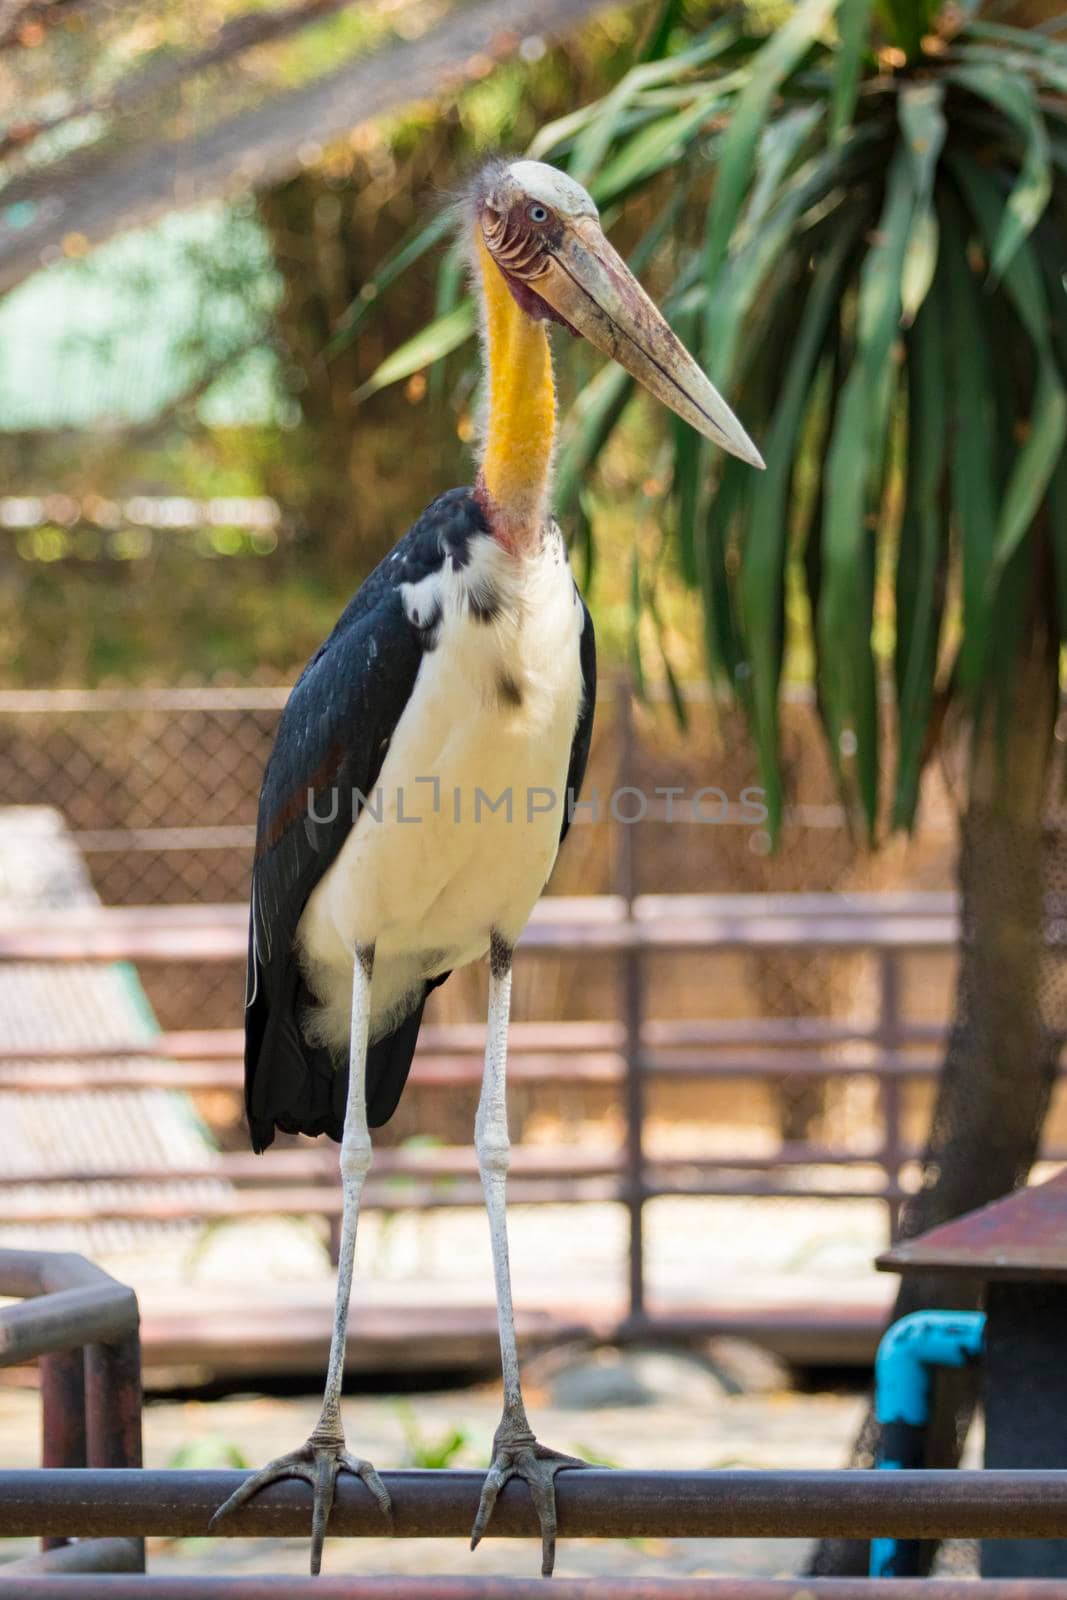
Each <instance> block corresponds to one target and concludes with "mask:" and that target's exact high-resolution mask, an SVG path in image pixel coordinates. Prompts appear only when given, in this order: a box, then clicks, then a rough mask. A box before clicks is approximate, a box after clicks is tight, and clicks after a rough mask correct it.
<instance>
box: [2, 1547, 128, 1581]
mask: <svg viewBox="0 0 1067 1600" xmlns="http://www.w3.org/2000/svg"><path fill="white" fill-rule="evenodd" d="M143 1568H144V1551H143V1549H142V1547H141V1541H140V1540H139V1539H76V1540H71V1541H68V1542H66V1543H64V1544H57V1545H56V1546H55V1548H54V1549H50V1550H40V1551H38V1552H37V1553H36V1554H35V1555H32V1556H23V1557H22V1558H21V1560H19V1561H9V1562H8V1563H7V1564H6V1565H4V1566H0V1591H2V1589H3V1586H4V1585H5V1584H6V1583H11V1582H13V1581H17V1580H20V1579H22V1578H31V1577H32V1578H37V1577H38V1576H39V1575H41V1576H45V1575H48V1574H50V1573H51V1574H55V1575H57V1576H59V1575H61V1574H63V1573H86V1572H92V1573H96V1574H103V1573H108V1574H111V1573H117V1572H142V1571H143ZM20 1590H21V1592H22V1593H23V1594H26V1590H25V1589H24V1588H22V1585H21V1583H20ZM62 1592H63V1593H64V1594H67V1595H75V1594H81V1595H84V1594H85V1589H84V1587H83V1586H81V1585H78V1586H76V1587H75V1586H70V1587H68V1586H67V1585H66V1584H64V1585H63V1591H62ZM101 1592H102V1591H101V1590H99V1589H97V1588H96V1586H95V1585H94V1588H93V1593H94V1595H96V1594H100V1593H101ZM103 1592H104V1593H114V1591H113V1590H110V1589H105V1590H104V1591H103ZM127 1592H129V1591H127ZM134 1592H136V1591H134ZM32 1593H33V1594H34V1595H40V1593H41V1591H40V1589H39V1588H38V1586H37V1584H36V1583H35V1584H34V1586H33V1590H32Z"/></svg>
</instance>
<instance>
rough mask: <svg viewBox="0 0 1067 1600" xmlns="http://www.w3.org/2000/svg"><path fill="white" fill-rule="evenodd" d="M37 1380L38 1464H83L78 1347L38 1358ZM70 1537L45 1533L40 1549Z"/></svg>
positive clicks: (82, 1370) (82, 1382) (82, 1360)
mask: <svg viewBox="0 0 1067 1600" xmlns="http://www.w3.org/2000/svg"><path fill="white" fill-rule="evenodd" d="M39 1371H40V1384H41V1465H42V1466H43V1467H85V1466H88V1464H89V1458H88V1454H87V1451H86V1438H85V1357H84V1353H83V1352H82V1351H81V1350H57V1351H55V1352H54V1353H53V1354H52V1355H47V1356H42V1357H41V1358H40V1362H39ZM69 1542H70V1541H69V1540H67V1539H63V1538H53V1537H51V1536H50V1535H48V1534H45V1536H44V1537H43V1538H42V1540H41V1549H42V1550H55V1549H57V1548H59V1547H60V1546H62V1545H65V1544H68V1543H69Z"/></svg>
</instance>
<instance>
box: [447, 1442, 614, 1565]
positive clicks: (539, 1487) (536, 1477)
mask: <svg viewBox="0 0 1067 1600" xmlns="http://www.w3.org/2000/svg"><path fill="white" fill-rule="evenodd" d="M588 1465H589V1463H588V1461H582V1460H581V1459H580V1457H578V1456H565V1455H562V1454H561V1453H560V1451H558V1450H550V1449H549V1448H548V1446H547V1445H543V1444H541V1443H539V1441H538V1440H537V1439H535V1438H534V1437H533V1435H532V1434H529V1433H528V1434H525V1435H523V1436H521V1437H519V1438H512V1439H508V1438H507V1437H502V1436H501V1434H500V1433H498V1434H497V1436H496V1438H495V1439H494V1440H493V1461H492V1465H491V1466H490V1468H489V1471H488V1472H487V1473H486V1475H485V1483H484V1484H483V1485H482V1498H481V1500H480V1501H479V1504H478V1515H477V1516H476V1517H475V1519H474V1527H473V1528H472V1529H471V1549H472V1550H474V1549H476V1548H477V1545H478V1542H479V1540H480V1539H481V1537H482V1534H483V1533H484V1532H485V1530H486V1528H487V1527H488V1525H489V1519H490V1517H491V1516H492V1515H493V1507H494V1506H495V1505H496V1502H497V1496H498V1495H499V1493H500V1491H501V1489H502V1488H503V1487H504V1485H505V1484H506V1483H507V1481H508V1479H509V1478H516V1477H517V1478H522V1480H523V1481H524V1482H525V1483H527V1484H528V1485H529V1488H530V1499H531V1500H532V1501H533V1505H534V1510H535V1511H536V1512H537V1520H538V1522H539V1523H540V1525H541V1576H542V1577H543V1578H550V1577H551V1576H552V1569H553V1567H554V1566H555V1564H556V1473H557V1472H562V1471H564V1470H565V1469H566V1468H568V1467H587V1466H588Z"/></svg>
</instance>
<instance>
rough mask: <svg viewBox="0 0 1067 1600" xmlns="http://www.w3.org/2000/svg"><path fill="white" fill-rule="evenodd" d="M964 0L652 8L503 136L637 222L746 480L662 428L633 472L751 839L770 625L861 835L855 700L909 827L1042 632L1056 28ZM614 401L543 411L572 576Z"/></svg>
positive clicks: (1054, 264)
mask: <svg viewBox="0 0 1067 1600" xmlns="http://www.w3.org/2000/svg"><path fill="white" fill-rule="evenodd" d="M979 9H980V8H978V7H977V6H976V5H974V4H967V5H952V6H947V7H939V6H936V5H934V4H931V3H929V0H880V4H878V5H877V6H875V5H873V4H872V0H803V3H802V4H799V5H796V6H791V7H787V8H785V9H784V10H783V9H782V8H777V9H776V8H774V7H773V6H772V7H761V8H758V11H756V10H755V9H754V8H748V9H738V10H735V11H733V12H731V13H729V14H728V15H726V16H725V17H722V18H720V19H717V20H715V21H713V22H712V23H711V25H710V26H707V27H696V28H694V27H692V26H687V25H686V24H685V21H684V13H683V8H681V7H679V6H677V5H676V4H674V0H667V3H666V4H665V5H664V6H663V8H662V11H661V14H660V23H659V26H658V27H657V28H656V29H655V30H654V31H653V33H652V36H651V38H652V45H651V49H650V50H649V51H646V54H645V59H643V60H641V61H639V62H638V63H636V64H635V65H634V66H633V67H632V68H631V70H630V71H629V72H628V73H627V74H626V75H625V76H624V77H623V78H622V79H621V80H620V81H619V82H618V84H616V86H615V87H614V88H613V89H612V90H611V91H610V92H609V93H608V94H607V95H606V96H604V97H603V98H601V99H600V100H599V101H596V102H590V103H587V104H585V105H583V106H581V107H580V108H579V109H578V110H576V111H573V112H571V113H569V114H567V115H565V116H564V117H562V118H560V119H559V120H558V121H557V122H556V123H555V124H550V125H549V126H547V127H545V128H543V129H542V130H541V131H540V133H539V134H538V136H537V137H536V139H535V140H534V141H533V142H532V146H531V150H530V153H531V154H534V155H537V156H539V157H543V158H545V159H548V160H550V161H552V162H554V163H556V164H558V165H560V166H562V167H564V168H566V169H567V170H568V171H570V172H571V173H573V175H574V176H576V177H578V178H579V179H581V180H582V181H583V182H585V183H586V184H587V185H588V186H589V188H590V190H591V192H592V193H593V195H594V197H595V198H596V199H597V201H598V202H599V204H600V206H601V209H602V212H603V215H604V220H605V224H606V225H607V226H608V227H609V228H610V227H611V226H612V225H613V224H614V223H616V221H618V222H620V223H623V222H624V221H625V219H627V218H629V217H630V216H632V215H634V214H640V215H641V216H642V219H643V227H642V230H641V244H640V246H639V247H638V248H637V249H636V250H635V251H634V253H633V256H632V260H633V264H634V266H635V268H636V269H637V270H642V269H644V268H645V267H646V266H647V267H649V268H650V270H651V273H652V275H653V276H654V277H655V276H657V274H658V276H659V281H660V283H661V285H662V289H661V299H662V301H663V303H664V304H665V306H666V309H667V311H668V314H669V315H670V316H671V318H672V320H673V322H674V324H675V327H676V328H677V330H678V331H679V333H680V334H681V335H682V337H683V338H684V339H685V340H686V342H687V343H688V344H689V345H690V347H691V348H693V349H694V351H695V353H696V354H697V355H698V357H699V358H700V359H701V360H702V361H703V363H704V365H705V366H706V368H707V370H708V371H709V372H710V374H711V376H712V378H713V380H714V381H715V382H716V383H717V384H718V385H719V387H721V388H723V389H724V390H725V391H726V393H727V394H728V395H729V396H730V398H731V400H732V402H733V403H734V405H735V409H736V410H737V411H738V414H739V415H740V416H741V418H742V419H743V421H744V424H745V426H746V428H747V429H748V431H749V432H750V433H751V434H752V436H753V437H754V438H755V439H756V440H757V441H758V442H759V443H760V444H761V446H762V448H763V451H764V454H765V456H766V459H767V471H766V473H765V474H763V475H756V474H753V473H752V472H751V471H750V469H748V468H746V467H745V466H744V465H743V464H742V463H739V462H737V461H734V460H732V459H728V460H722V459H716V457H715V454H714V452H713V451H712V450H711V449H710V447H709V446H708V445H707V444H706V443H704V442H702V441H700V440H698V439H697V438H696V436H695V435H694V434H693V433H692V432H691V430H689V429H687V428H686V427H685V426H684V425H682V424H680V423H675V424H672V425H671V428H670V434H669V444H668V446H667V447H666V457H667V459H665V460H662V459H661V460H660V461H659V463H658V465H657V472H656V477H657V478H659V477H660V476H661V470H660V469H661V468H662V475H663V476H664V477H665V478H666V480H667V482H668V483H669V504H670V517H671V522H670V534H671V540H672V554H673V559H674V562H675V563H676V566H677V569H678V571H679V572H680V573H681V575H682V577H683V579H684V580H685V582H686V583H687V584H688V585H689V586H690V587H691V588H692V589H693V590H694V591H695V592H697V593H698V594H699V595H700V598H701V602H702V610H703V620H704V631H705V638H706V646H707V659H708V665H709V669H710V670H711V672H712V673H713V674H714V675H715V676H716V677H717V678H718V679H719V680H720V681H722V682H725V683H727V684H728V685H729V686H730V687H731V689H732V690H733V691H734V692H735V693H736V694H737V695H738V697H739V698H740V699H741V701H742V702H743V704H744V705H745V707H746V709H747V711H748V714H749V720H750V724H751V727H752V729H753V732H754V735H755V738H756V742H757V745H758V748H759V752H760V758H761V770H762V781H763V783H764V786H765V788H766V790H767V794H768V803H769V806H770V811H771V818H772V823H773V825H774V827H775V829H777V827H778V825H779V823H780V820H781V816H782V810H783V804H784V795H783V788H782V780H781V772H780V765H779V751H778V734H779V730H778V695H779V686H780V682H781V678H782V673H783V664H784V662H785V659H786V652H787V647H788V646H789V644H790V636H791V635H792V636H793V637H794V639H795V636H796V635H797V634H798V633H799V634H802V635H803V636H804V639H805V641H806V643H808V644H809V645H810V648H811V651H812V655H813V671H814V676H815V679H816V684H817V688H818V693H819V704H820V710H821V714H822V720H823V724H824V727H825V730H826V734H827V739H828V744H829V750H830V753H831V757H832V760H833V762H834V766H835V769H836V771H837V773H838V776H839V780H840V784H841V788H842V792H843V794H844V795H845V797H846V799H847V800H848V802H849V804H850V806H852V805H854V806H855V807H856V808H857V810H858V811H859V813H860V815H861V816H862V817H863V819H864V821H865V824H866V828H867V830H868V832H869V834H870V835H871V836H872V837H873V836H874V835H875V833H876V831H877V828H878V826H879V822H880V820H881V819H882V817H883V813H884V801H885V796H884V795H883V784H884V780H885V772H884V763H883V760H882V751H881V742H882V735H883V717H882V713H881V709H880V696H881V692H882V689H883V687H884V686H887V685H888V686H891V689H892V693H893V696H894V702H895V711H896V718H895V721H896V726H895V739H894V744H895V747H896V769H895V772H894V773H893V775H892V781H891V795H890V815H891V820H892V822H893V823H894V824H896V825H898V826H904V827H907V826H910V825H911V823H912V821H913V819H914V816H915V809H916V805H917V801H918V793H919V777H920V771H921V768H922V765H923V762H924V760H925V759H926V758H927V756H928V755H929V752H930V750H931V748H932V747H933V743H934V736H935V735H936V731H937V728H938V726H939V725H940V722H941V721H942V719H943V717H944V715H945V712H946V708H947V707H949V706H955V707H958V708H959V709H960V710H961V711H962V712H963V714H964V715H966V716H971V715H975V714H979V713H980V714H981V715H983V716H984V715H985V714H987V713H988V714H989V715H992V716H993V717H994V718H995V719H999V720H1000V721H1001V722H1003V723H1007V722H1008V721H1010V719H1011V716H1012V710H1011V707H1012V705H1013V697H1014V696H1015V695H1016V693H1017V684H1016V673H1015V665H1016V657H1017V655H1018V654H1019V653H1020V652H1024V651H1025V650H1026V649H1028V648H1029V647H1030V646H1031V644H1032V641H1033V640H1034V638H1035V637H1039V638H1040V639H1042V640H1043V641H1044V649H1045V654H1046V656H1047V658H1048V659H1049V661H1050V662H1051V664H1052V670H1055V665H1056V660H1057V654H1058V648H1059V645H1060V644H1062V642H1063V641H1064V639H1065V638H1067V461H1065V456H1064V439H1065V434H1067V295H1065V286H1064V278H1063V265H1064V262H1065V261H1067V100H1065V91H1067V42H1065V41H1064V38H1063V36H1062V24H1060V25H1057V24H1055V23H1054V22H1053V23H1050V24H1049V25H1048V26H1045V27H1036V28H1030V29H1026V28H1019V27H1014V26H1011V25H1010V24H1009V23H1007V22H1004V21H997V22H990V21H987V20H985V18H984V17H983V16H982V15H980V14H978V13H979ZM1002 12H1003V7H1001V8H998V14H999V13H1002ZM1058 29H1059V31H1057V30H1058ZM416 249H417V246H416V245H415V244H414V243H413V242H412V241H408V242H407V245H406V251H407V256H408V259H409V260H410V259H412V258H413V256H414V254H415V252H416ZM386 271H388V264H386ZM447 272H448V262H447V258H446V262H445V266H444V268H443V269H442V277H445V275H446V274H447ZM454 299H455V297H454V295H453V296H449V297H448V300H449V303H448V305H447V307H446V309H444V311H443V312H442V314H441V315H440V316H439V317H438V319H437V321H436V322H434V323H433V324H431V325H430V326H429V327H428V328H423V329H420V330H419V331H418V333H417V334H415V335H414V337H413V339H412V341H411V342H410V343H409V345H408V346H407V347H402V348H400V349H399V350H398V349H395V348H393V349H391V350H390V354H389V357H388V365H387V366H384V367H383V368H382V369H379V372H378V373H377V374H374V375H372V376H371V378H370V379H369V380H368V382H367V385H366V391H367V392H372V391H373V390H374V388H375V386H376V384H377V383H378V381H379V379H380V377H381V376H382V373H383V371H384V372H385V373H386V374H387V375H388V376H389V377H391V378H393V379H396V378H398V377H404V376H406V375H407V374H408V373H409V372H410V371H412V370H414V367H415V366H416V365H417V366H419V367H420V368H421V366H422V365H423V364H424V363H425V360H426V358H427V355H428V353H432V352H434V349H435V341H436V345H437V350H436V354H437V355H438V358H439V359H444V358H446V357H447V356H448V355H449V352H450V351H451V350H452V349H453V348H454V346H455V344H456V342H457V341H456V334H457V332H458V330H459V329H460V328H461V327H462V326H463V322H462V307H461V305H460V304H455V303H454ZM453 359H454V358H453ZM632 389H633V381H632V380H631V379H630V378H629V377H628V376H627V375H626V374H625V373H622V372H621V371H619V370H617V369H614V368H611V367H608V368H605V369H604V370H603V371H601V372H600V373H599V375H598V376H597V377H596V378H595V379H594V380H593V382H592V383H591V384H590V385H589V387H588V388H587V389H586V390H585V391H584V393H583V394H582V396H581V398H580V400H579V401H578V402H577V403H576V404H575V405H574V406H573V407H572V408H571V410H570V412H569V414H568V416H567V418H566V420H565V423H564V431H563V441H562V448H561V452H560V459H559V483H558V493H557V506H558V509H559V511H560V512H561V513H562V514H563V515H564V516H565V517H568V516H569V517H571V518H575V519H576V520H577V524H578V530H579V539H580V542H581V544H582V546H583V547H584V551H585V557H586V566H587V570H588V569H591V568H592V566H593V563H594V559H595V555H596V548H597V543H598V537H597V535H598V530H597V528H596V524H595V521H594V519H593V517H592V516H591V511H592V509H593V506H594V503H595V502H594V498H593V496H592V494H591V492H590V484H591V483H595V482H596V480H597V476H598V474H599V473H600V470H601V467H602V465H603V463H604V461H605V459H606V458H607V455H608V453H609V451H610V448H611V444H612V439H613V435H614V434H615V432H616V430H617V429H618V428H619V426H620V425H621V424H622V422H623V420H624V418H625V416H626V411H627V407H628V405H629V401H630V398H631V392H632ZM630 579H631V611H632V618H633V624H634V630H635V633H636V627H637V623H638V619H639V617H640V616H642V615H644V616H646V617H649V618H650V619H651V622H652V624H653V627H654V628H656V631H657V632H658V631H659V629H658V612H657V606H656V574H655V573H648V572H646V571H643V570H642V566H641V551H640V547H639V546H638V547H637V548H636V550H635V554H634V556H633V558H632V562H631V564H630ZM664 657H665V662H666V660H667V653H666V652H664ZM634 665H635V667H639V666H640V658H639V656H638V657H635V660H634Z"/></svg>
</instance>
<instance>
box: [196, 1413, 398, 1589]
mask: <svg viewBox="0 0 1067 1600" xmlns="http://www.w3.org/2000/svg"><path fill="white" fill-rule="evenodd" d="M342 1471H344V1472H351V1473H353V1474H354V1475H355V1476H356V1477H357V1478H362V1479H363V1482H364V1483H365V1484H366V1485H367V1488H368V1489H369V1490H370V1492H371V1494H372V1495H373V1496H374V1498H375V1500H376V1501H377V1502H378V1509H379V1510H380V1511H381V1514H382V1516H383V1517H384V1518H385V1520H386V1522H387V1523H388V1525H389V1531H390V1532H392V1527H393V1507H392V1503H391V1501H390V1499H389V1491H388V1490H387V1489H386V1487H385V1484H384V1483H383V1482H382V1480H381V1478H379V1476H378V1474H377V1472H375V1470H374V1468H373V1467H372V1466H371V1464H370V1462H369V1461H362V1460H360V1458H359V1457H358V1456H354V1455H351V1454H350V1452H349V1451H347V1450H346V1449H345V1436H344V1434H343V1433H341V1432H340V1431H338V1432H337V1433H332V1432H329V1433H327V1432H322V1433H320V1432H319V1431H318V1429H316V1431H315V1432H314V1433H313V1434H312V1435H311V1438H310V1439H309V1440H308V1442H307V1444H302V1445H301V1446H300V1448H299V1450H290V1451H289V1453H288V1455H284V1456H279V1457H278V1458H277V1460H276V1461H269V1462H268V1463H267V1465H266V1466H265V1467H262V1468H261V1469H260V1471H259V1472H257V1473H254V1474H253V1476H252V1477H251V1478H246V1479H245V1481H244V1483H242V1485H241V1487H240V1488H239V1489H237V1490H235V1491H234V1493H233V1494H231V1496H230V1498H229V1499H228V1500H227V1501H226V1503H225V1504H224V1505H221V1506H220V1507H219V1509H218V1510H217V1511H216V1512H215V1515H214V1516H213V1517H212V1519H211V1523H210V1526H211V1527H212V1528H214V1527H215V1525H216V1523H218V1522H221V1520H222V1518H223V1517H228V1516H229V1515H230V1512H231V1511H236V1510H237V1509H238V1507H239V1506H243V1505H247V1504H248V1502H249V1500H251V1499H252V1498H253V1496H254V1495H257V1494H258V1493H259V1491H260V1490H261V1489H265V1488H266V1487H267V1485H268V1483H277V1482H278V1480H279V1478H304V1479H306V1480H307V1482H308V1483H310V1485H311V1488H312V1491H313V1499H312V1503H311V1575H312V1577H314V1576H315V1575H316V1574H317V1573H318V1572H320V1571H321V1570H322V1546H323V1543H324V1541H325V1538H326V1523H327V1521H328V1520H329V1516H330V1511H331V1509H332V1508H333V1497H334V1491H335V1488H336V1485H337V1474H338V1473H339V1472H342Z"/></svg>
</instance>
